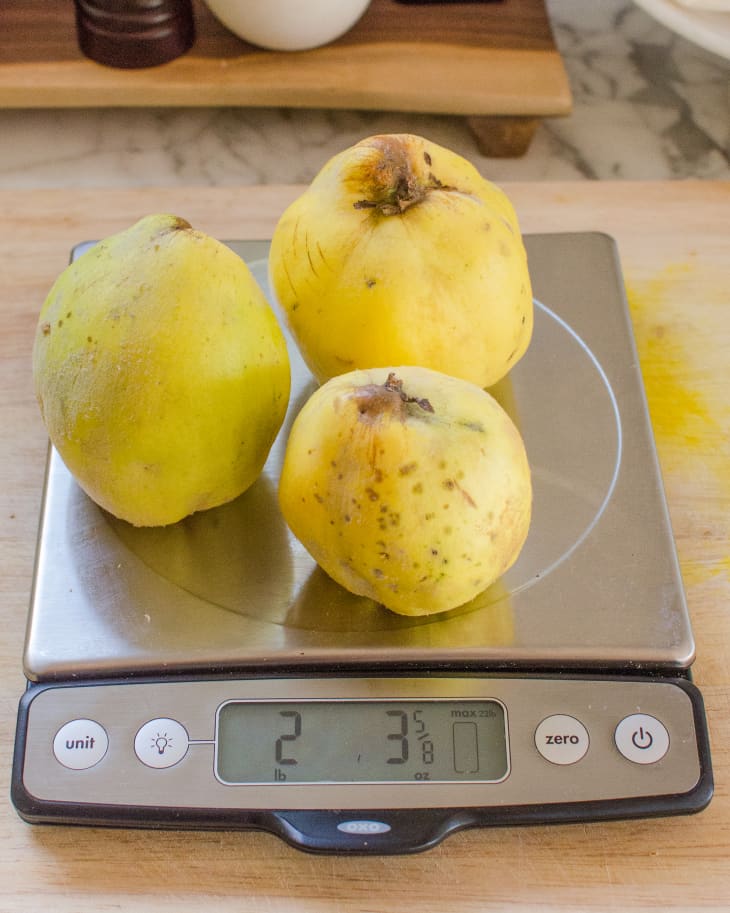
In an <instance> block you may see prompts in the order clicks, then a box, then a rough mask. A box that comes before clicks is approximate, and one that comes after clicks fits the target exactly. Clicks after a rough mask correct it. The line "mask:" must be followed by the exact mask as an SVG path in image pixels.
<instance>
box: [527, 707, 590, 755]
mask: <svg viewBox="0 0 730 913" xmlns="http://www.w3.org/2000/svg"><path fill="white" fill-rule="evenodd" d="M589 743H590V740H589V738H588V730H587V729H586V728H585V726H584V725H583V724H582V723H581V722H580V720H576V719H575V717H572V716H566V715H565V714H562V713H556V714H555V715H554V716H549V717H547V718H546V719H544V720H543V721H542V723H540V725H539V726H538V727H537V729H536V730H535V745H536V747H537V750H538V751H539V752H540V754H541V755H542V756H543V758H545V759H546V760H547V761H550V762H551V763H552V764H575V762H576V761H580V759H581V758H582V757H583V756H584V755H585V753H586V752H587V751H588V745H589Z"/></svg>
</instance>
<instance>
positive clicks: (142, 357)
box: [33, 215, 290, 526]
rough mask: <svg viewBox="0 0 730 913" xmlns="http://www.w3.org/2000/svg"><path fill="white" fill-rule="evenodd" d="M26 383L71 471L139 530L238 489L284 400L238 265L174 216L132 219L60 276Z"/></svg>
mask: <svg viewBox="0 0 730 913" xmlns="http://www.w3.org/2000/svg"><path fill="white" fill-rule="evenodd" d="M33 375H34V381H35V388H36V394H37V397H38V401H39V404H40V408H41V412H42V415H43V419H44V421H45V424H46V428H47V430H48V434H49V437H50V439H51V441H52V443H53V444H54V446H55V447H56V449H57V450H58V452H59V454H60V456H61V458H62V459H63V461H64V462H65V463H66V466H67V467H68V469H69V470H70V471H71V473H72V474H73V475H74V476H75V477H76V479H77V481H78V482H79V484H80V485H81V487H82V488H83V489H84V490H85V491H86V492H87V494H89V495H90V497H91V498H92V499H93V500H94V501H96V502H97V503H98V504H99V505H101V507H103V508H105V509H106V510H107V511H109V512H110V513H112V514H113V515H115V516H116V517H119V518H121V519H124V520H127V521H129V522H130V523H132V524H134V525H136V526H162V525H166V524H169V523H174V522H175V521H177V520H180V519H182V518H183V517H185V516H187V515H188V514H191V513H193V512H195V511H199V510H204V509H206V508H209V507H214V506H216V505H219V504H223V503H225V502H227V501H230V500H232V499H233V498H235V497H237V496H238V495H239V494H241V493H242V492H243V491H245V490H246V489H247V488H248V487H249V486H250V485H251V484H252V483H253V482H254V480H255V479H256V478H257V477H258V475H259V474H260V472H261V470H262V468H263V465H264V462H265V460H266V457H267V455H268V453H269V449H270V448H271V445H272V443H273V441H274V438H275V437H276V434H277V433H278V431H279V428H280V426H281V423H282V421H283V419H284V415H285V412H286V408H287V404H288V400H289V384H290V377H289V359H288V354H287V349H286V343H285V341H284V337H283V334H282V332H281V329H280V327H279V324H278V323H277V320H276V317H275V316H274V313H273V311H272V310H271V308H270V307H269V304H268V302H267V301H266V299H265V297H264V294H263V292H262V291H261V289H260V288H259V287H258V285H257V284H256V281H255V279H254V278H253V276H252V275H251V273H250V271H249V269H248V267H247V266H246V265H245V264H244V263H243V261H242V260H241V259H240V258H239V257H238V256H236V254H234V253H233V251H231V250H230V249H229V248H228V247H226V246H225V245H224V244H222V243H220V242H218V241H216V240H215V239H214V238H211V237H209V236H207V235H205V234H203V233H202V232H199V231H195V230H193V228H192V227H191V226H190V224H189V223H188V222H186V221H185V220H184V219H180V218H177V217H176V216H171V215H150V216H147V217H146V218H143V219H141V220H140V221H138V222H137V223H136V224H135V225H133V226H132V227H131V228H129V229H127V230H126V231H123V232H121V233H119V234H116V235H113V236H112V237H110V238H107V239H106V240H104V241H101V242H99V243H98V244H96V245H94V246H93V247H92V248H91V249H90V250H88V251H87V252H86V253H84V254H83V255H82V256H81V257H79V258H78V259H77V260H75V261H74V262H73V263H72V264H71V265H70V266H68V267H67V268H66V269H65V270H64V271H63V273H61V275H60V276H59V277H58V279H57V280H56V282H55V283H54V285H53V287H52V288H51V290H50V292H49V294H48V297H47V298H46V301H45V303H44V305H43V307H42V309H41V313H40V318H39V321H38V328H37V331H36V337H35V344H34V348H33Z"/></svg>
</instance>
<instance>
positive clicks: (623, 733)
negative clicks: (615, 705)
mask: <svg viewBox="0 0 730 913" xmlns="http://www.w3.org/2000/svg"><path fill="white" fill-rule="evenodd" d="M614 739H615V741H616V747H617V748H618V750H619V751H620V752H621V754H622V755H623V756H624V757H625V758H626V759H627V760H629V761H633V762H634V763H635V764H654V763H656V762H657V761H659V760H661V759H662V758H663V757H664V755H665V754H666V753H667V751H668V750H669V733H668V732H667V730H666V728H665V726H664V724H663V723H660V722H659V720H657V719H655V718H654V717H653V716H649V715H648V714H646V713H632V714H631V716H627V717H625V718H624V719H623V720H621V722H620V723H619V724H618V726H617V727H616V732H615V733H614Z"/></svg>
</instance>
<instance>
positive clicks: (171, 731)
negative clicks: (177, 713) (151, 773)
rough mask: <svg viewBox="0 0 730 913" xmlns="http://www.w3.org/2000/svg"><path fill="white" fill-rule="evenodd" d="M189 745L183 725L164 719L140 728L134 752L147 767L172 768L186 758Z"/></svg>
mask: <svg viewBox="0 0 730 913" xmlns="http://www.w3.org/2000/svg"><path fill="white" fill-rule="evenodd" d="M189 744H190V739H189V737H188V731H187V729H186V728H185V727H184V726H183V725H182V723H178V721H177V720H171V719H168V718H167V717H162V718H160V719H157V720H149V722H147V723H145V724H144V726H142V727H140V729H139V730H138V732H137V735H136V736H135V737H134V752H135V754H136V755H137V757H138V758H139V759H140V761H141V762H142V763H143V764H146V765H147V767H157V768H163V767H172V766H173V765H174V764H177V763H179V762H180V761H182V759H183V758H184V757H185V755H186V754H187V751H188V745H189Z"/></svg>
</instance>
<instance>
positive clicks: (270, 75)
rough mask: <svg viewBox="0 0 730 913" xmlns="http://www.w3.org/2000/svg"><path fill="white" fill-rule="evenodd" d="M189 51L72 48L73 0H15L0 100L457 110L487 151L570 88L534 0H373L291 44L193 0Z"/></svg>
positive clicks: (5, 24)
mask: <svg viewBox="0 0 730 913" xmlns="http://www.w3.org/2000/svg"><path fill="white" fill-rule="evenodd" d="M195 21H196V29H197V39H196V42H195V45H194V46H193V48H192V50H191V51H190V52H189V53H188V54H186V55H184V56H183V57H180V58H178V59H177V60H174V61H172V62H171V63H169V64H165V65H164V66H161V67H153V68H149V69H142V70H119V69H113V68H110V67H104V66H100V65H98V64H95V63H93V62H92V61H90V60H87V59H86V58H85V57H84V56H83V55H82V54H81V52H80V51H79V49H78V46H77V41H76V26H75V19H74V8H73V2H72V0H17V2H13V3H12V4H7V8H5V9H3V11H2V13H1V14H0V105H1V106H4V107H14V108H38V107H90V106H102V107H109V106H138V105H145V106H149V105H175V106H201V105H212V106H217V105H235V106H243V107H262V106H266V107H294V108H345V109H353V108H354V109H364V110H383V111H409V112H426V113H431V114H459V115H462V114H463V115H465V116H467V117H468V118H469V123H470V125H471V126H472V128H473V130H474V132H475V134H476V136H477V138H478V140H479V141H480V145H481V148H482V151H483V152H484V154H487V155H519V154H522V153H523V152H524V151H525V150H526V148H527V146H528V144H529V141H530V139H531V137H532V134H533V133H534V130H535V128H536V126H537V123H538V121H539V119H540V118H542V117H549V116H559V115H565V114H568V113H569V112H570V109H571V103H572V102H571V94H570V87H569V85H568V79H567V75H566V72H565V69H564V66H563V61H562V58H561V57H560V54H559V53H558V51H557V48H556V46H555V43H554V40H553V35H552V31H551V29H550V23H549V20H548V16H547V12H546V9H545V2H544V0H496V2H491V3H474V2H471V3H469V2H467V3H441V4H420V5H419V4H415V5H413V4H403V3H398V2H397V0H373V2H372V4H371V5H370V7H369V8H368V9H367V11H366V12H365V14H364V15H363V17H362V18H361V19H360V21H359V22H358V23H357V24H356V25H355V26H354V28H353V29H351V30H350V31H349V32H348V33H347V34H346V35H344V36H343V37H342V38H340V39H339V40H338V41H336V42H333V43H332V44H329V45H327V46H325V47H322V48H315V49H313V50H311V51H303V52H298V53H277V52H273V51H265V50H261V49H259V48H255V47H253V46H251V45H249V44H247V43H246V42H244V41H241V40H240V39H239V38H237V37H236V36H235V35H233V34H232V33H231V32H229V31H228V30H227V29H225V28H224V27H223V26H222V25H221V24H220V23H219V22H218V21H217V20H216V19H215V18H214V17H213V15H212V14H211V13H210V12H209V10H208V8H207V7H206V6H205V4H204V3H203V2H201V0H196V2H195Z"/></svg>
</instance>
